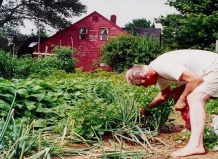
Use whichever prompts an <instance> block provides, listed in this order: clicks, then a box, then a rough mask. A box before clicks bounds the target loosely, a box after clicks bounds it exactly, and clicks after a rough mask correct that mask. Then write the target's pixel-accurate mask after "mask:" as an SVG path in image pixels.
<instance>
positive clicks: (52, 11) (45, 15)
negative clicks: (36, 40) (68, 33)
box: [0, 0, 86, 29]
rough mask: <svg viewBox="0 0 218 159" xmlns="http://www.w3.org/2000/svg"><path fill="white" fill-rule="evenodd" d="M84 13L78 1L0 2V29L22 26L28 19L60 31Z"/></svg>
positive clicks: (27, 0) (83, 7)
mask: <svg viewBox="0 0 218 159" xmlns="http://www.w3.org/2000/svg"><path fill="white" fill-rule="evenodd" d="M85 12H86V6H85V5H83V4H82V3H80V2H79V0H16V1H15V0H0V27H3V26H4V25H5V24H13V25H23V21H24V20H25V19H29V20H31V21H33V22H34V23H35V24H38V22H40V23H41V24H47V25H49V26H52V27H53V28H56V29H60V28H64V27H66V26H67V25H69V24H70V21H69V19H72V17H73V16H79V15H80V14H81V13H85Z"/></svg>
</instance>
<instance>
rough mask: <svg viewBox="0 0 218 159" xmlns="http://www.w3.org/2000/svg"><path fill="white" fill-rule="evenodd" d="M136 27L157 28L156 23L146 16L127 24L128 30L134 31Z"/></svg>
mask: <svg viewBox="0 0 218 159" xmlns="http://www.w3.org/2000/svg"><path fill="white" fill-rule="evenodd" d="M135 28H155V25H154V23H153V24H152V23H151V21H149V20H148V21H147V20H146V19H145V18H141V19H133V20H132V22H130V23H127V24H126V25H125V29H126V30H127V31H128V32H133V30H134V29H135Z"/></svg>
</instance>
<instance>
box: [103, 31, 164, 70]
mask: <svg viewBox="0 0 218 159" xmlns="http://www.w3.org/2000/svg"><path fill="white" fill-rule="evenodd" d="M164 50H165V48H164V47H162V46H161V45H160V41H159V39H157V38H153V37H147V36H142V37H140V36H133V35H126V34H124V35H121V36H119V37H118V38H111V39H110V40H109V41H108V42H107V43H106V44H105V45H104V46H103V47H102V49H101V52H102V57H101V62H104V63H107V64H109V65H110V66H111V67H112V68H113V69H114V70H115V71H118V72H122V71H124V70H125V69H127V68H130V67H132V66H133V65H135V64H149V63H150V61H152V60H153V59H155V58H156V57H157V56H158V55H160V54H161V53H162V52H163V51H164Z"/></svg>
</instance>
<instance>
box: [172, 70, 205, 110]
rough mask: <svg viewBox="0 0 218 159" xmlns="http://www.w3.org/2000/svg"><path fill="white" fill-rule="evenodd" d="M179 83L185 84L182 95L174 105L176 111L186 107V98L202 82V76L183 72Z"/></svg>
mask: <svg viewBox="0 0 218 159" xmlns="http://www.w3.org/2000/svg"><path fill="white" fill-rule="evenodd" d="M179 80H180V81H184V82H187V84H186V86H185V89H184V91H183V93H182V94H181V96H180V98H179V99H178V101H177V103H176V109H178V110H179V109H183V108H184V107H185V106H186V102H187V96H188V95H189V94H190V93H191V92H192V91H193V90H194V89H195V88H196V87H197V86H199V85H200V84H201V83H203V82H204V79H203V77H202V76H200V75H198V74H196V73H193V72H191V71H188V70H187V71H184V72H183V73H182V75H181V76H180V78H179Z"/></svg>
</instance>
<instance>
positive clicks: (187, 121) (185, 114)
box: [181, 106, 191, 131]
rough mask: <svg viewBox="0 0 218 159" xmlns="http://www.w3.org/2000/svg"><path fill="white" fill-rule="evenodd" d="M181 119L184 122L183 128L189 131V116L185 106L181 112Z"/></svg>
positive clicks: (187, 108)
mask: <svg viewBox="0 0 218 159" xmlns="http://www.w3.org/2000/svg"><path fill="white" fill-rule="evenodd" d="M181 116H182V119H183V120H184V121H185V128H186V129H188V130H190V131H191V123H190V115H189V107H188V106H187V107H186V108H184V109H183V110H181Z"/></svg>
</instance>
